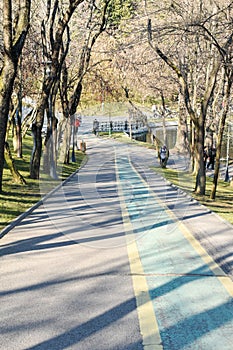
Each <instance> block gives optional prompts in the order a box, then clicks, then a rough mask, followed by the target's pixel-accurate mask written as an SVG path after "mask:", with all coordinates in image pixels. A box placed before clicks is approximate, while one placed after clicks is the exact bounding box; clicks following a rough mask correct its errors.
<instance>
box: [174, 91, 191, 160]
mask: <svg viewBox="0 0 233 350" xmlns="http://www.w3.org/2000/svg"><path fill="white" fill-rule="evenodd" d="M175 148H176V149H177V151H178V152H180V153H187V152H189V142H188V125H187V115H186V108H185V105H184V102H183V98H182V96H181V93H180V94H179V118H178V127H177V138H176V145H175Z"/></svg>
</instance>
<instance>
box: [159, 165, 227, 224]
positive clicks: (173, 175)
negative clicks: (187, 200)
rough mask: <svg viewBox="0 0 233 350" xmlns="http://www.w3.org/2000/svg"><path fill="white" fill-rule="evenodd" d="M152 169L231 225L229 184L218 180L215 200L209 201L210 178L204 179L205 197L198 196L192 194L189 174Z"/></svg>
mask: <svg viewBox="0 0 233 350" xmlns="http://www.w3.org/2000/svg"><path fill="white" fill-rule="evenodd" d="M153 169H154V171H155V172H156V173H159V174H161V175H162V176H163V177H164V178H166V179H167V180H168V181H169V182H171V183H173V184H174V185H176V186H177V187H179V188H180V189H181V190H183V191H185V192H186V193H188V194H189V195H191V196H192V197H193V198H195V199H196V200H198V201H199V202H200V203H201V204H203V205H205V206H206V207H208V208H209V209H210V210H211V211H213V212H215V213H216V214H218V215H219V216H221V217H222V218H223V219H225V220H227V221H229V222H230V223H231V224H233V201H232V199H233V186H231V185H230V184H229V183H227V182H224V181H222V180H220V181H219V183H218V187H217V195H216V199H215V200H211V199H210V193H211V190H212V186H213V179H212V178H210V177H207V178H206V194H205V196H200V195H197V194H195V193H194V192H193V190H194V187H195V177H194V176H193V175H191V174H190V173H187V172H183V171H177V170H173V169H169V168H166V169H162V168H160V167H153Z"/></svg>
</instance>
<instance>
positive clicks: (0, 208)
mask: <svg viewBox="0 0 233 350" xmlns="http://www.w3.org/2000/svg"><path fill="white" fill-rule="evenodd" d="M31 150H32V138H31V137H30V136H29V135H27V136H26V137H25V139H23V158H22V159H19V158H16V157H15V155H14V154H13V153H12V155H13V157H14V162H15V165H16V167H17V169H18V170H19V172H20V174H21V175H22V176H23V177H24V179H25V180H26V185H19V184H16V183H13V182H12V176H11V174H10V171H9V169H7V168H5V169H4V172H3V192H2V193H1V194H0V212H1V220H0V230H2V229H3V228H4V227H5V226H6V225H7V224H8V223H9V222H11V221H12V220H14V219H15V218H16V217H17V216H19V215H20V214H21V213H23V212H25V211H26V210H27V209H28V208H30V207H31V206H32V205H33V204H35V203H36V202H38V201H39V200H40V199H41V197H43V196H44V195H46V194H47V193H48V192H49V191H51V190H52V189H53V188H55V187H56V186H57V185H59V184H60V183H61V182H62V181H63V180H64V179H66V178H67V177H68V176H70V175H71V174H72V173H74V172H75V171H76V170H77V169H78V168H79V167H80V165H81V162H82V161H83V159H84V157H85V155H84V154H83V153H82V152H78V151H77V152H76V162H74V163H70V164H69V165H64V164H63V165H61V164H60V165H58V169H57V173H58V178H59V179H58V180H53V179H51V177H50V176H49V175H45V174H41V178H40V180H39V181H38V180H32V179H30V177H29V168H30V155H31Z"/></svg>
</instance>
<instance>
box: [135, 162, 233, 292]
mask: <svg viewBox="0 0 233 350" xmlns="http://www.w3.org/2000/svg"><path fill="white" fill-rule="evenodd" d="M129 163H130V165H131V167H132V169H133V170H134V172H135V173H136V174H137V175H138V176H139V177H140V179H141V181H142V182H143V183H144V185H145V186H146V187H147V189H148V190H149V191H150V193H151V195H152V196H153V197H154V198H155V200H156V201H157V202H159V204H160V205H161V206H162V207H163V208H164V210H165V211H166V213H167V214H168V215H169V217H170V218H171V219H172V220H173V221H174V222H175V223H176V224H177V225H178V227H179V229H180V231H181V232H182V233H183V235H184V237H185V238H186V239H187V240H188V242H189V243H190V244H191V246H192V247H193V248H194V249H195V251H196V252H197V253H198V254H199V256H200V257H201V258H202V260H203V261H204V262H205V263H206V265H207V266H208V267H209V268H210V270H211V271H212V272H213V273H214V275H215V276H216V277H217V278H218V279H219V281H220V282H221V283H222V285H223V286H224V287H225V289H226V290H227V292H228V293H229V294H230V296H233V282H232V280H231V278H230V277H228V276H227V275H226V274H225V272H224V271H223V270H222V269H221V267H220V266H218V265H217V263H216V262H215V261H214V259H213V258H212V257H211V256H210V255H209V254H208V253H207V251H206V250H205V249H204V248H203V247H202V245H201V244H200V242H199V241H198V240H197V239H196V238H195V237H194V236H193V235H192V233H191V232H190V231H189V229H188V228H187V227H186V226H185V225H184V224H183V223H182V222H181V221H180V220H179V219H178V218H177V217H176V215H175V214H174V213H173V212H172V211H171V210H170V209H169V208H168V207H167V206H166V205H165V204H164V203H163V201H162V200H161V199H160V198H159V197H158V196H157V195H156V194H155V193H154V192H153V191H152V190H151V188H150V186H149V184H148V183H147V182H146V181H145V180H144V179H143V177H142V176H141V174H140V173H139V172H138V171H137V170H136V168H135V167H134V165H133V164H132V162H131V160H130V159H129Z"/></svg>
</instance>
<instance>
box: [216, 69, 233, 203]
mask: <svg viewBox="0 0 233 350" xmlns="http://www.w3.org/2000/svg"><path fill="white" fill-rule="evenodd" d="M232 83H233V74H232V73H231V74H230V76H228V77H227V87H226V94H225V96H224V100H223V111H222V115H221V119H220V125H219V132H218V137H217V145H216V160H215V167H214V179H213V187H212V191H211V194H210V199H215V197H216V191H217V185H218V177H219V170H220V158H221V150H222V140H223V132H224V127H225V122H226V117H227V113H228V110H229V103H230V94H231V87H232Z"/></svg>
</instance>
